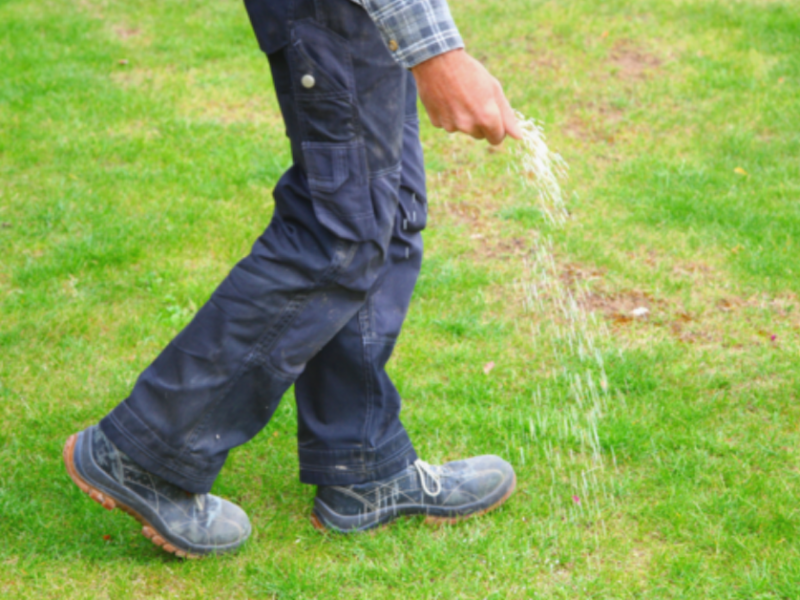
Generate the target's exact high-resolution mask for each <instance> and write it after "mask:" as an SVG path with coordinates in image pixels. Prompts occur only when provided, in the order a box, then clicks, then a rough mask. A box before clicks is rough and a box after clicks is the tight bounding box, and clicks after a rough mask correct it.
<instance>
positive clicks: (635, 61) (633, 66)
mask: <svg viewBox="0 0 800 600" xmlns="http://www.w3.org/2000/svg"><path fill="white" fill-rule="evenodd" d="M610 61H611V64H612V65H614V67H616V76H617V77H619V78H620V79H623V80H626V81H640V80H643V79H646V78H647V76H648V75H649V73H650V72H651V71H653V70H655V69H657V68H658V67H660V66H661V64H662V61H661V59H660V58H658V57H656V56H655V55H653V54H649V53H647V52H645V51H643V50H641V49H640V48H636V47H635V46H634V45H633V43H632V42H630V41H628V40H621V41H619V42H617V43H616V44H615V45H614V48H613V49H612V50H611V55H610Z"/></svg>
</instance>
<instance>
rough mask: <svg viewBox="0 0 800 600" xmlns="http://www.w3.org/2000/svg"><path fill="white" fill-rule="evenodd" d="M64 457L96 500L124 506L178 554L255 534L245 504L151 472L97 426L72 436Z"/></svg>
mask: <svg viewBox="0 0 800 600" xmlns="http://www.w3.org/2000/svg"><path fill="white" fill-rule="evenodd" d="M64 463H65V464H66V465H67V472H68V473H69V476H70V477H71V478H72V480H73V481H74V482H75V483H76V484H77V485H78V487H79V488H81V489H82V490H83V491H84V492H86V493H87V494H89V496H91V498H92V499H93V500H94V501H95V502H98V503H99V504H102V505H103V507H105V508H107V509H108V510H113V509H114V508H119V509H121V510H123V511H125V512H126V513H128V514H129V515H131V516H132V517H134V518H135V519H137V520H138V521H139V522H140V523H141V524H142V525H144V528H143V529H142V533H143V534H144V535H145V537H147V538H149V539H150V541H152V542H153V543H154V544H156V545H157V546H161V547H162V548H163V549H164V550H166V551H167V552H173V553H174V554H176V555H177V556H180V557H184V558H198V557H200V556H201V555H204V554H221V553H225V552H230V551H232V550H235V549H236V548H238V547H239V546H241V545H242V543H243V542H244V541H245V540H246V539H247V537H248V536H249V535H250V521H249V519H248V518H247V515H246V514H245V512H244V511H243V510H242V509H241V508H239V507H238V506H236V505H235V504H233V503H231V502H228V501H227V500H223V499H222V498H218V497H216V496H212V495H211V494H190V493H189V492H185V491H183V490H182V489H180V488H179V487H177V486H174V485H172V484H171V483H169V482H167V481H165V480H164V479H161V478H160V477H158V476H157V475H153V474H151V473H148V472H147V471H145V470H144V469H142V468H141V467H140V466H138V465H137V464H136V463H134V462H133V461H132V460H131V459H130V458H128V457H127V456H126V455H125V454H123V453H122V452H121V451H120V450H119V449H118V448H117V447H116V446H114V444H112V443H111V441H110V440H109V439H108V438H107V437H106V436H105V435H104V434H103V432H102V431H101V430H100V428H99V427H97V426H94V427H89V428H88V429H86V430H84V431H81V432H80V433H76V434H75V435H72V436H70V438H69V439H68V440H67V443H66V445H65V446H64Z"/></svg>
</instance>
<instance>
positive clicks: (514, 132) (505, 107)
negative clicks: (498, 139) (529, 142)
mask: <svg viewBox="0 0 800 600" xmlns="http://www.w3.org/2000/svg"><path fill="white" fill-rule="evenodd" d="M498 103H499V104H500V112H501V114H502V118H503V129H504V130H505V132H506V134H507V135H510V136H511V137H512V138H514V139H515V140H521V139H522V128H521V127H520V126H519V123H518V122H517V116H516V115H515V114H514V109H513V108H511V104H510V103H509V102H508V98H506V95H505V94H504V93H503V89H502V88H500V89H499V98H498Z"/></svg>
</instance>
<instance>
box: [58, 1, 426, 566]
mask: <svg viewBox="0 0 800 600" xmlns="http://www.w3.org/2000/svg"><path fill="white" fill-rule="evenodd" d="M248 5H249V6H248V7H249V8H250V7H253V6H256V5H257V6H258V7H259V10H261V11H262V12H261V13H258V17H259V19H263V18H265V15H266V18H267V19H268V20H269V21H270V22H271V23H273V24H274V23H275V22H276V19H277V20H278V21H280V19H283V21H282V22H281V23H280V24H281V26H282V27H283V28H284V29H285V31H286V32H288V35H287V39H288V40H289V41H290V43H289V44H288V45H287V46H285V47H280V48H274V47H273V48H270V50H271V51H272V53H271V54H270V56H269V58H270V64H271V66H272V70H273V76H274V81H275V87H276V91H277V94H278V99H279V101H280V104H281V110H282V112H283V115H284V119H285V121H286V126H287V132H288V134H289V137H290V139H291V142H292V153H293V157H294V161H295V166H293V167H292V168H291V169H290V170H289V171H288V172H287V173H286V174H285V175H284V176H283V177H282V178H281V180H280V182H279V183H278V185H277V186H276V189H275V194H274V195H275V211H274V215H273V218H272V221H271V223H270V225H269V227H268V228H267V230H266V231H265V233H264V234H263V235H262V236H261V237H260V238H259V239H258V240H257V241H256V243H255V245H254V246H253V249H252V251H251V253H250V255H249V256H247V257H246V258H245V259H244V260H242V261H241V262H240V263H239V264H238V265H236V267H235V268H234V269H233V270H232V271H231V273H230V274H229V275H228V277H227V278H226V279H225V280H224V281H223V282H222V284H221V285H220V286H219V288H218V289H217V290H216V291H215V292H214V293H213V295H212V296H211V298H210V300H209V301H208V302H207V303H206V305H205V306H203V308H202V309H201V310H200V312H199V313H198V314H197V315H196V316H195V318H194V319H193V320H192V322H191V323H190V324H189V325H188V326H187V327H186V328H185V329H184V330H183V331H182V332H181V333H180V335H178V336H177V337H176V338H175V340H174V341H173V342H172V343H170V344H169V346H167V348H165V349H164V351H163V352H162V353H161V354H160V355H159V356H158V357H157V358H156V360H155V361H154V362H153V364H152V365H150V366H149V367H148V368H147V369H146V370H145V371H144V372H143V373H142V375H141V376H140V377H139V379H138V380H137V382H136V384H135V386H134V389H133V390H132V392H131V395H130V396H129V397H128V398H127V399H126V400H125V401H124V402H122V403H121V404H120V405H119V406H118V407H117V408H115V409H114V410H113V411H112V412H111V413H110V414H109V415H108V416H106V418H104V419H103V420H102V422H101V424H100V428H96V427H93V428H89V429H87V430H86V431H84V432H81V433H80V434H76V435H75V436H72V437H71V438H70V440H69V441H68V444H67V446H66V448H65V461H66V463H67V467H68V470H69V472H70V475H71V476H72V477H73V479H75V481H76V483H78V485H79V486H81V488H82V489H84V491H86V492H87V493H90V494H91V495H92V497H93V498H94V499H95V500H97V501H98V502H101V503H103V504H104V506H106V507H109V508H110V507H114V506H119V507H121V508H126V509H128V510H130V511H131V512H134V513H136V514H137V516H139V517H140V518H142V520H144V521H146V522H147V523H148V526H149V525H152V526H153V527H152V528H150V530H152V529H153V528H154V529H155V530H156V531H155V533H153V532H152V531H150V530H148V528H146V531H150V536H151V537H153V538H154V540H158V541H156V543H159V541H160V543H161V544H165V543H167V545H166V546H165V547H167V546H169V547H168V548H167V549H172V550H173V551H174V550H175V548H177V549H178V550H179V551H183V552H205V551H206V549H207V548H211V550H209V551H217V550H225V549H228V548H230V547H233V546H235V545H236V544H227V541H225V542H224V543H223V544H222V545H221V544H220V543H218V542H220V540H219V539H217V538H215V539H213V540H211V543H210V544H205V545H204V544H203V543H202V540H201V539H200V538H202V537H203V536H206V537H208V536H209V535H212V536H213V535H216V534H214V531H216V529H214V527H210V526H209V524H212V525H213V524H214V523H215V522H216V521H215V519H217V517H224V516H225V515H226V514H229V513H225V511H222V512H219V511H216V512H215V509H214V507H215V506H217V507H218V506H219V505H217V504H215V503H214V502H212V503H210V504H209V503H207V502H206V500H208V499H209V498H213V497H211V496H210V495H207V494H206V493H207V492H208V491H209V489H210V488H211V486H212V484H213V481H214V479H215V478H216V476H217V474H218V472H219V470H220V468H221V467H222V465H223V463H224V461H225V458H226V456H227V454H228V451H229V450H230V449H231V448H233V447H235V446H238V445H240V444H243V443H245V442H246V441H248V440H249V439H250V438H252V437H253V436H254V435H255V434H256V433H258V431H260V430H261V429H262V428H263V427H264V426H265V425H266V423H267V422H268V420H269V418H270V417H271V415H272V413H273V412H274V410H275V408H276V406H277V404H278V402H279V400H280V398H281V396H282V395H283V393H284V392H285V391H286V390H287V389H288V387H289V386H290V385H291V384H292V382H293V381H294V380H295V379H296V378H297V377H298V376H299V375H300V373H302V372H303V369H304V368H305V366H306V363H307V362H308V361H309V360H311V359H312V358H313V357H314V355H315V354H317V352H319V351H320V349H322V348H323V347H324V346H325V345H326V344H327V343H328V342H329V341H330V340H331V339H332V338H333V337H334V336H335V335H336V333H337V332H338V331H339V330H340V329H341V328H342V327H344V326H345V325H346V324H347V323H348V322H349V321H350V320H351V319H352V318H353V316H354V315H356V313H358V311H359V310H360V309H361V307H362V306H363V305H364V303H365V301H366V299H367V296H368V293H369V291H370V289H371V288H372V287H373V285H374V284H375V282H376V280H377V278H378V277H379V275H380V273H381V271H382V269H383V265H384V264H385V262H386V261H387V257H388V255H389V245H390V240H391V238H392V233H393V227H394V221H395V215H396V213H397V204H398V194H399V187H400V177H401V173H400V171H401V167H400V161H401V154H402V147H403V119H404V98H405V95H406V94H405V88H406V84H407V73H406V72H405V71H404V70H403V69H402V68H401V67H400V66H398V65H397V64H396V63H395V61H394V60H393V58H392V56H391V54H390V52H389V51H388V49H387V48H386V47H385V46H384V44H383V42H382V40H381V38H380V35H379V33H378V31H377V29H376V27H375V25H374V24H373V22H372V21H371V20H370V19H369V17H368V16H367V14H366V12H365V11H364V10H363V8H361V7H359V6H357V5H355V4H353V3H352V2H350V1H349V0H326V2H324V3H315V2H314V1H313V0H262V1H258V0H252V1H249V2H248ZM287 7H288V8H287ZM284 9H286V11H284ZM258 23H259V20H258V19H254V25H256V26H258ZM262 33H263V32H262ZM406 452H407V453H408V454H410V453H413V449H412V448H411V446H410V444H408V445H407V446H406ZM412 458H413V457H412ZM392 460H394V461H395V462H396V465H395V466H394V467H392V465H391V464H390V463H391V461H390V462H389V463H388V467H387V468H394V469H401V468H403V466H405V465H406V464H407V463H408V456H404V455H403V454H397V455H395V456H394V457H393V459H392ZM181 490H184V491H185V492H187V493H184V492H183V491H181ZM182 494H183V495H182ZM167 498H168V499H169V503H172V504H175V503H177V504H176V506H177V507H178V509H180V510H184V509H185V510H186V511H189V510H191V511H192V515H193V517H192V519H191V522H190V523H189V525H188V526H187V527H188V528H189V530H190V532H191V536H190V537H189V538H187V537H185V536H182V535H181V534H179V533H178V532H177V530H175V528H173V526H172V524H171V522H170V521H169V519H168V518H166V517H165V518H164V519H162V518H161V517H164V514H163V510H164V506H166V504H167V503H166V502H164V500H165V499H167ZM183 498H186V499H185V500H184V499H183ZM194 505H196V506H197V509H196V510H195V509H194V508H192V506H194ZM226 506H227V505H226ZM151 509H152V510H151ZM148 511H151V512H148ZM145 513H147V514H145ZM151 513H152V514H151ZM195 517H196V518H195ZM236 518H237V519H240V521H241V523H240V524H241V525H242V527H241V528H240V532H239V536H238V538H237V540H238V541H237V542H236V543H237V544H238V543H240V542H241V541H242V540H243V539H244V537H246V534H247V533H248V532H249V524H246V526H245V523H244V520H241V515H238V516H237V517H236ZM159 519H160V520H159ZM204 519H205V520H204ZM245 520H246V517H245ZM155 521H158V522H155ZM198 526H200V527H201V529H200V530H197V527H198ZM180 527H183V525H180ZM165 540H166V542H165ZM198 540H199V541H198Z"/></svg>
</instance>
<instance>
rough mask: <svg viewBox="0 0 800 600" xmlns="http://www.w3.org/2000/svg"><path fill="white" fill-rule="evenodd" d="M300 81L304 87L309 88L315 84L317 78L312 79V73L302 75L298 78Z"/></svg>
mask: <svg viewBox="0 0 800 600" xmlns="http://www.w3.org/2000/svg"><path fill="white" fill-rule="evenodd" d="M300 83H301V84H302V85H303V87H304V88H306V89H307V90H310V89H311V88H313V87H314V86H315V85H316V83H317V80H316V79H314V76H313V75H303V77H302V79H300Z"/></svg>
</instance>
